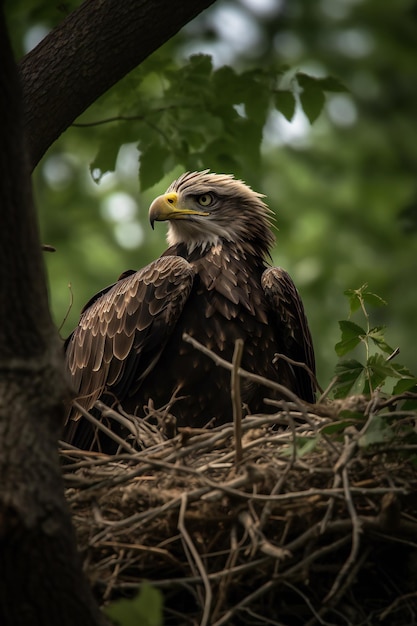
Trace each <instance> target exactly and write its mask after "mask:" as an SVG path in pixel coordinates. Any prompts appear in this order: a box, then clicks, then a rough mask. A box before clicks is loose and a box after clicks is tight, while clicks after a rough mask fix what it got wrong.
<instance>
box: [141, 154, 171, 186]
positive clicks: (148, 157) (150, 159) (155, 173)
mask: <svg viewBox="0 0 417 626" xmlns="http://www.w3.org/2000/svg"><path fill="white" fill-rule="evenodd" d="M166 157H167V150H166V148H165V147H163V146H161V144H160V143H158V142H155V143H153V144H150V145H149V146H148V147H147V148H146V149H145V150H144V151H143V152H142V154H141V155H140V166H139V184H140V188H141V190H142V191H143V190H144V189H148V187H152V186H153V185H155V184H156V183H157V182H158V181H159V180H161V178H162V177H163V175H164V174H165V170H164V161H165V159H166Z"/></svg>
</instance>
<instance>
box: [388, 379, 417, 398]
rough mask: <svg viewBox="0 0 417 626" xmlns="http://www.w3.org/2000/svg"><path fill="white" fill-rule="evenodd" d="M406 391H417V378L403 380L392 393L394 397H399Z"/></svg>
mask: <svg viewBox="0 0 417 626" xmlns="http://www.w3.org/2000/svg"><path fill="white" fill-rule="evenodd" d="M406 391H414V392H416V391H417V378H401V379H400V380H399V381H398V382H397V383H396V385H395V387H394V389H393V391H392V392H393V394H394V395H397V394H400V393H404V392H406Z"/></svg>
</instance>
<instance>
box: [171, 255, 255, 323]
mask: <svg viewBox="0 0 417 626" xmlns="http://www.w3.org/2000/svg"><path fill="white" fill-rule="evenodd" d="M167 252H168V253H169V251H167ZM172 252H173V251H172V249H171V254H172ZM175 253H176V254H177V255H179V256H183V257H184V258H186V259H187V260H188V262H189V263H190V264H191V265H192V267H193V268H194V269H195V272H196V277H195V281H194V288H193V291H192V293H191V296H190V298H191V299H198V300H202V301H204V310H203V311H202V313H203V320H204V319H205V320H208V319H210V318H211V317H213V316H215V315H217V314H218V315H220V316H222V317H223V318H225V319H226V320H232V319H236V320H238V319H240V320H241V321H243V319H244V318H245V317H247V316H250V317H252V318H253V319H254V320H255V319H256V321H257V322H258V323H263V324H267V322H268V320H267V314H266V302H265V297H264V292H263V289H262V287H261V276H262V273H263V271H264V270H265V265H264V263H263V262H260V260H259V258H254V257H250V256H248V255H246V254H245V253H244V252H242V251H241V250H239V249H237V248H235V247H234V246H232V245H229V246H226V245H225V244H218V245H216V246H211V247H210V248H209V249H208V250H207V251H204V252H202V251H201V250H198V249H197V250H194V251H193V253H192V254H187V253H186V249H184V247H183V246H177V249H176V250H175ZM190 308H191V307H190Z"/></svg>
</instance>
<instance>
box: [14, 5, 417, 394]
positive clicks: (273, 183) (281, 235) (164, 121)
mask: <svg viewBox="0 0 417 626" xmlns="http://www.w3.org/2000/svg"><path fill="white" fill-rule="evenodd" d="M37 4H38V6H37V8H36V9H34V8H33V7H32V3H29V2H28V0H14V1H13V2H11V0H9V1H8V2H6V8H7V10H8V15H9V21H10V26H11V29H12V34H13V35H14V43H15V49H16V54H17V56H20V55H22V54H23V53H24V51H25V50H27V49H28V47H29V46H30V45H31V42H32V43H33V42H34V41H36V39H37V38H39V36H41V35H42V33H45V32H46V30H47V29H48V28H50V27H52V26H53V25H54V24H56V23H57V22H58V21H60V20H61V19H62V18H63V17H64V16H65V13H63V11H69V10H71V9H72V8H74V6H76V5H77V4H78V3H75V2H67V3H66V4H65V7H64V8H62V7H61V5H60V6H59V7H53V6H51V5H50V3H47V2H46V1H45V2H43V3H37ZM416 41H417V5H416V3H415V2H414V1H411V0H396V1H395V2H392V0H323V1H322V2H311V1H310V0H291V2H290V1H287V2H285V1H284V0H282V1H278V0H240V1H239V0H218V2H216V3H215V4H214V5H213V6H212V7H211V8H210V9H209V10H207V11H206V12H205V13H203V14H202V15H201V16H199V17H198V18H197V19H196V20H194V22H192V23H191V24H190V25H189V26H188V27H187V28H185V29H184V30H183V31H182V32H181V33H180V34H179V35H178V36H176V37H175V38H173V39H172V40H171V41H169V42H168V43H167V44H166V45H165V46H164V47H163V48H162V49H160V50H159V51H158V52H157V53H155V54H154V55H152V57H150V58H149V59H148V60H147V61H146V62H145V63H144V64H143V65H142V66H141V67H139V68H137V69H136V70H135V71H134V72H132V73H131V74H130V75H129V76H127V77H126V79H125V80H123V81H122V82H121V83H119V84H118V85H117V86H116V87H115V88H114V89H112V90H110V91H109V92H108V93H107V94H105V95H104V96H103V97H102V98H101V99H100V100H99V101H98V102H97V103H95V105H94V106H93V107H91V109H89V110H88V111H87V112H85V114H84V115H83V116H82V117H81V118H80V119H79V120H77V124H78V125H74V126H73V127H72V128H70V129H69V130H68V131H67V132H65V133H64V134H63V135H62V137H61V138H60V140H59V141H58V142H57V143H56V144H55V145H54V146H53V147H52V148H51V149H50V151H49V152H48V154H47V155H46V156H45V158H44V159H43V161H42V162H41V163H40V165H39V166H38V168H37V171H36V173H35V177H34V180H35V190H36V200H37V205H38V208H39V211H40V220H41V228H42V237H43V241H44V243H49V244H52V245H54V246H55V247H56V248H57V252H56V253H55V254H53V255H52V254H51V255H48V256H47V257H46V263H47V266H48V271H49V276H50V294H51V304H52V308H53V313H54V316H55V319H56V322H57V324H58V326H60V325H61V323H62V322H63V320H64V318H66V321H65V324H64V326H63V328H62V334H63V336H65V335H66V334H68V332H69V331H70V330H71V328H72V327H73V326H74V324H75V323H76V322H77V319H78V314H79V311H80V309H81V307H82V305H83V304H84V303H85V301H87V300H88V299H89V297H90V296H91V295H92V294H93V293H94V292H96V291H98V290H99V289H100V288H102V287H103V286H105V285H106V284H108V283H111V282H113V281H114V280H115V279H116V278H117V276H118V275H119V274H120V273H121V272H122V271H123V270H125V269H127V268H139V267H141V266H142V265H144V264H146V263H148V262H149V261H151V260H152V259H153V258H155V257H156V256H157V255H159V254H160V253H161V252H162V250H163V249H164V246H165V244H164V225H159V226H158V227H157V230H156V232H152V231H151V230H150V228H149V225H148V223H147V209H148V206H149V204H150V202H151V200H152V199H153V197H154V196H155V195H156V194H159V193H161V192H162V191H164V190H165V188H166V187H167V186H168V184H169V183H170V182H171V180H172V179H173V178H174V177H176V176H177V175H178V174H180V173H181V172H182V171H184V170H185V169H203V168H210V169H212V170H214V171H218V172H220V171H222V172H233V173H235V174H236V175H237V176H239V177H242V178H244V179H245V180H246V181H247V182H248V183H249V184H251V186H253V187H254V188H255V189H256V190H258V191H262V192H263V193H265V194H266V195H267V199H268V203H269V204H270V206H271V207H272V208H273V209H274V210H275V211H276V215H277V226H278V228H279V230H278V232H277V246H276V249H275V251H274V255H273V260H274V263H276V264H279V265H282V266H284V267H285V268H286V269H287V270H288V271H289V272H290V273H291V275H292V277H293V279H294V281H295V282H296V284H297V286H298V288H299V290H300V292H301V294H302V297H303V300H304V302H305V306H306V309H307V313H308V317H309V320H310V324H311V327H312V332H313V337H314V340H315V346H316V353H317V360H318V374H319V380H321V382H322V384H323V385H324V386H325V385H326V384H327V381H328V378H329V377H330V376H331V374H332V372H333V370H334V365H335V363H336V360H337V356H336V353H335V351H334V347H333V346H334V344H335V343H336V341H337V340H338V338H339V325H338V320H340V319H342V318H346V315H347V305H346V301H345V298H344V296H343V292H344V291H345V290H346V289H355V288H358V287H359V286H360V285H362V284H363V283H365V282H367V283H368V284H369V288H370V289H371V291H372V292H376V293H377V294H379V295H380V296H381V297H382V298H383V299H384V300H386V301H387V302H388V306H387V307H382V308H380V309H377V311H376V319H375V320H374V321H375V323H376V324H377V325H382V324H387V325H388V327H389V332H388V333H387V335H386V339H387V341H388V342H389V344H390V345H392V346H394V347H396V346H399V347H400V349H401V356H400V360H401V362H402V363H404V364H405V365H407V366H408V367H409V368H410V369H411V370H413V369H414V370H415V366H414V361H415V343H416V323H415V317H416V304H417V290H416V288H415V286H416V277H415V274H416V269H417V264H416V254H417V236H416V233H417V176H416V170H417V125H416V122H415V117H416V116H415V111H416V110H417V63H416V61H417V58H416V57H417V52H416ZM192 55H197V56H192ZM328 77H332V78H330V79H329V78H328ZM343 86H345V87H346V89H347V90H344V87H343ZM303 111H304V112H303ZM115 118H117V119H115ZM120 118H122V119H120ZM106 120H109V121H107V122H105V121H106ZM289 120H291V121H289ZM98 122H102V123H98ZM310 122H312V124H310ZM121 146H122V147H121ZM94 181H97V182H94ZM69 284H71V290H70V289H69V288H68V285H69ZM72 298H73V304H72V307H71V310H70V312H69V314H68V316H67V317H66V315H67V309H68V307H69V304H70V301H71V299H72Z"/></svg>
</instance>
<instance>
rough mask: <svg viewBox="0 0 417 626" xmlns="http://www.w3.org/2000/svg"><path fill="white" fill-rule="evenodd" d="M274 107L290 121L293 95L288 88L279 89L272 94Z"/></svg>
mask: <svg viewBox="0 0 417 626" xmlns="http://www.w3.org/2000/svg"><path fill="white" fill-rule="evenodd" d="M274 102H275V108H276V109H277V110H278V111H279V112H280V113H282V115H283V116H284V117H285V118H286V119H287V120H288V121H289V122H291V120H292V118H293V117H294V113H295V104H296V101H295V97H294V94H293V93H292V91H290V90H289V89H280V90H278V91H277V92H276V93H275V96H274Z"/></svg>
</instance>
